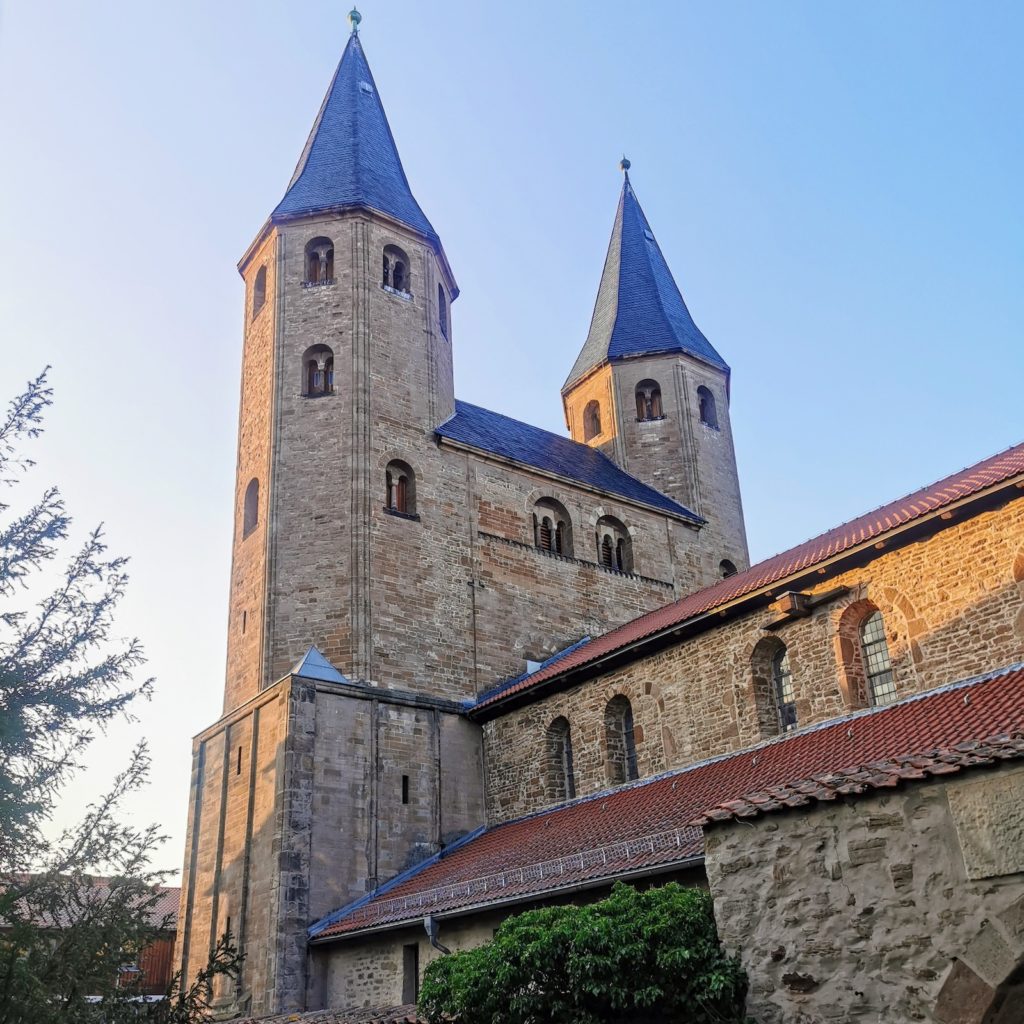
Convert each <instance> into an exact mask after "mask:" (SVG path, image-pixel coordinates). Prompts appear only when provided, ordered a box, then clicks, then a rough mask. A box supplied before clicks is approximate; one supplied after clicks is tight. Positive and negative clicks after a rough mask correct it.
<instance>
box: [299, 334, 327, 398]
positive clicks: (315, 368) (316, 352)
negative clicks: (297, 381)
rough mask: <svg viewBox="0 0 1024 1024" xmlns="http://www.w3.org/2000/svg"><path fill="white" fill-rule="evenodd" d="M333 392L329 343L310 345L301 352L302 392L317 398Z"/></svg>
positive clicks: (307, 396) (306, 395)
mask: <svg viewBox="0 0 1024 1024" xmlns="http://www.w3.org/2000/svg"><path fill="white" fill-rule="evenodd" d="M333 393H334V352H333V351H332V350H331V347H330V346H329V345H312V346H310V347H309V348H307V349H306V351H305V352H304V353H303V354H302V394H303V395H304V396H305V397H306V398H319V397H320V396H321V395H330V394H333Z"/></svg>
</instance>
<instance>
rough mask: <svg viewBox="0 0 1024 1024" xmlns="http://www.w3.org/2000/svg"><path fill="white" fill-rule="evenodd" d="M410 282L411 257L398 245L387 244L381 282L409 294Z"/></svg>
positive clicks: (387, 286)
mask: <svg viewBox="0 0 1024 1024" xmlns="http://www.w3.org/2000/svg"><path fill="white" fill-rule="evenodd" d="M410 283H411V279H410V275H409V257H408V256H406V254H405V253H404V252H402V250H401V249H399V248H398V246H397V245H386V246H385V247H384V259H383V277H382V280H381V284H383V286H384V287H385V288H390V289H392V290H393V291H396V292H401V293H402V294H403V295H408V294H409V292H410V291H411V289H410V287H409V285H410Z"/></svg>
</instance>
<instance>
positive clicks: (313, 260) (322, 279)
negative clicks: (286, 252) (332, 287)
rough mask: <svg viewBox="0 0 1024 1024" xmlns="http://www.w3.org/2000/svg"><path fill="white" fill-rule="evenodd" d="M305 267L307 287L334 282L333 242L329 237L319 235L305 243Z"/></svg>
mask: <svg viewBox="0 0 1024 1024" xmlns="http://www.w3.org/2000/svg"><path fill="white" fill-rule="evenodd" d="M305 269H306V277H305V281H304V282H303V283H304V284H305V285H306V286H307V287H312V286H314V285H321V284H334V243H333V242H332V241H331V240H330V239H329V238H324V237H323V236H320V237H318V238H311V239H310V240H309V241H308V242H307V243H306V253H305Z"/></svg>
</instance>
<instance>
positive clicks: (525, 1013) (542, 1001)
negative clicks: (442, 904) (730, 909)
mask: <svg viewBox="0 0 1024 1024" xmlns="http://www.w3.org/2000/svg"><path fill="white" fill-rule="evenodd" d="M746 992H747V980H746V975H745V974H744V972H743V970H742V968H741V967H740V965H739V961H738V960H737V959H736V958H732V957H728V956H726V955H725V953H724V951H723V950H722V947H721V945H720V943H719V941H718V932H717V930H716V928H715V919H714V915H713V913H712V905H711V897H710V896H709V895H708V893H706V892H705V891H703V890H701V889H688V888H684V887H683V886H681V885H678V884H677V883H675V882H672V883H669V884H668V885H663V886H661V887H659V888H654V889H647V890H644V891H640V890H637V889H634V888H633V887H632V886H628V885H623V884H622V883H617V884H616V885H615V887H614V888H613V889H612V892H611V895H610V896H609V897H608V898H607V899H605V900H602V901H600V902H598V903H591V904H588V905H586V906H581V907H577V906H563V907H547V908H544V909H542V910H530V911H527V912H526V913H523V914H519V915H517V916H515V917H511V918H509V919H508V920H507V921H505V922H504V923H503V924H502V925H501V927H500V928H499V929H498V931H497V933H496V934H495V936H494V939H493V940H492V941H491V942H489V943H487V944H486V945H484V946H479V947H478V948H476V949H472V950H468V951H466V952H462V953H453V954H452V955H450V956H445V957H442V958H440V959H438V960H435V961H434V962H433V963H431V964H430V966H429V967H428V968H427V970H426V974H425V976H424V980H423V988H422V992H421V994H420V1003H419V1009H420V1012H421V1013H422V1014H424V1015H425V1016H426V1018H427V1020H429V1021H430V1022H431V1024H438V1022H441V1021H445V1020H452V1019H457V1020H459V1021H461V1022H463V1024H548V1022H551V1024H556V1022H557V1024H569V1022H572V1024H627V1022H628V1024H633V1022H636V1021H644V1022H645V1024H669V1022H678V1024H684V1022H685V1024H742V1022H743V1021H744V1020H745V1017H744V1012H743V1008H744V1003H745V999H746Z"/></svg>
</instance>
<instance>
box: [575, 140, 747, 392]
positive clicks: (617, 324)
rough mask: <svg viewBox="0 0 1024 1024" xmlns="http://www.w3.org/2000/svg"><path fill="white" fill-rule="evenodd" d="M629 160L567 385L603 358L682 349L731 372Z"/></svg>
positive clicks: (612, 360)
mask: <svg viewBox="0 0 1024 1024" xmlns="http://www.w3.org/2000/svg"><path fill="white" fill-rule="evenodd" d="M628 166H629V162H628V161H626V160H625V159H624V160H623V170H624V171H625V180H624V181H623V183H622V194H621V195H620V196H619V207H618V210H616V212H615V223H614V224H613V225H612V237H611V241H610V242H609V243H608V255H607V256H606V257H605V261H604V272H603V273H602V274H601V284H600V287H599V288H598V290H597V302H596V303H595V304H594V315H593V317H592V318H591V321H590V332H589V334H588V335H587V340H586V342H585V343H584V345H583V348H582V350H581V351H580V354H579V357H578V358H577V359H576V364H575V365H574V366H573V368H572V372H571V373H570V374H569V377H568V379H567V380H566V382H565V385H564V387H565V388H568V387H569V386H570V385H572V384H574V383H576V381H577V380H579V379H580V378H581V377H583V376H584V375H585V374H586V373H588V372H589V371H590V370H592V369H593V368H594V367H595V366H599V365H600V364H601V363H603V362H605V361H611V362H615V361H616V360H619V359H624V358H626V357H628V356H638V355H647V354H654V353H655V352H685V353H686V354H687V355H691V356H694V357H695V358H697V359H700V360H702V361H703V362H705V363H711V364H712V365H713V366H718V367H720V368H721V369H723V370H725V371H726V372H727V373H728V372H729V367H728V365H727V364H726V362H725V360H724V359H723V358H722V357H721V356H720V355H719V354H718V353H717V352H716V351H715V350H714V348H713V347H712V345H711V343H710V342H709V341H708V339H707V338H705V337H704V335H703V334H702V333H701V331H700V328H699V327H698V326H697V325H696V324H695V323H694V322H693V317H692V316H690V311H689V310H688V309H687V308H686V303H685V302H684V301H683V296H682V295H681V294H680V292H679V288H678V287H677V285H676V282H675V280H674V279H673V277H672V271H671V270H669V269H668V264H667V263H666V262H665V257H664V256H663V255H662V253H661V249H660V248H659V247H658V243H657V241H655V238H654V232H653V231H651V226H650V224H648V223H647V218H646V217H645V216H644V211H643V210H642V209H641V208H640V203H639V202H638V201H637V198H636V193H634V191H633V186H632V184H631V183H630V180H629V171H628V169H627V168H628ZM563 390H564V388H563Z"/></svg>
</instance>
